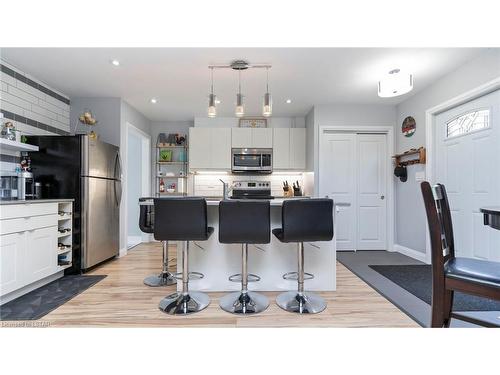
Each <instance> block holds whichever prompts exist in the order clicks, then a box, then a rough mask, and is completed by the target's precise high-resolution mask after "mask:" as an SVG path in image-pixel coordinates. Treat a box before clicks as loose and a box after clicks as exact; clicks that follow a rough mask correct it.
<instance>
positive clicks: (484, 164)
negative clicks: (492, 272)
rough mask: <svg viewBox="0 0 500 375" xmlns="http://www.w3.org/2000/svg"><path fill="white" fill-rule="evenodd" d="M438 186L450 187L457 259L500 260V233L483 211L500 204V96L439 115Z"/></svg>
mask: <svg viewBox="0 0 500 375" xmlns="http://www.w3.org/2000/svg"><path fill="white" fill-rule="evenodd" d="M435 124H436V126H435V139H436V165H435V167H436V179H435V181H436V182H439V183H442V184H444V185H445V186H446V191H447V193H448V199H449V201H450V209H451V215H452V220H453V229H454V237H455V248H456V254H457V256H462V257H470V258H480V259H490V260H500V251H499V250H498V249H500V232H498V231H495V230H492V229H491V228H490V227H487V226H485V225H483V215H482V214H481V212H480V211H479V209H480V208H481V207H483V206H494V205H500V91H495V92H493V93H491V94H488V95H485V96H482V97H480V98H478V99H475V100H472V101H470V102H468V103H465V104H463V105H460V106H458V107H455V108H453V109H450V110H448V111H445V112H443V113H441V114H439V115H437V116H436V121H435Z"/></svg>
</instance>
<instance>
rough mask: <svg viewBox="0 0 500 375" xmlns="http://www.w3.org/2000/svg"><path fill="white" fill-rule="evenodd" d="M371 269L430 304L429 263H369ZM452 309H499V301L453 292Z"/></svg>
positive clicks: (430, 282)
mask: <svg viewBox="0 0 500 375" xmlns="http://www.w3.org/2000/svg"><path fill="white" fill-rule="evenodd" d="M369 267H370V268H371V269H373V270H374V271H376V272H378V273H380V274H381V275H382V276H384V277H386V278H388V279H389V280H391V281H392V282H393V283H395V284H397V285H399V286H400V287H401V288H403V289H405V290H407V291H408V292H410V293H411V294H413V295H414V296H415V297H418V298H420V299H421V300H422V301H424V302H425V303H427V304H428V305H430V304H431V288H432V269H431V266H430V265H427V264H425V265H369ZM453 310H454V311H500V301H495V300H491V299H488V298H482V297H476V296H471V295H468V294H463V293H460V292H455V296H454V300H453Z"/></svg>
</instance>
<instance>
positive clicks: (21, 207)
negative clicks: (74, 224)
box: [0, 202, 57, 220]
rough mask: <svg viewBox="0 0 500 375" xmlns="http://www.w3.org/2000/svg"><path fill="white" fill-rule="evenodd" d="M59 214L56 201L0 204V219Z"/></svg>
mask: <svg viewBox="0 0 500 375" xmlns="http://www.w3.org/2000/svg"><path fill="white" fill-rule="evenodd" d="M52 214H57V202H55V203H20V204H7V205H2V206H0V219H1V220H4V219H14V218H18V217H19V218H25V217H30V216H39V215H52Z"/></svg>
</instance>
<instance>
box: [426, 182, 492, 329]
mask: <svg viewBox="0 0 500 375" xmlns="http://www.w3.org/2000/svg"><path fill="white" fill-rule="evenodd" d="M420 188H421V190H422V195H423V198H424V204H425V210H426V213H427V223H428V225H429V234H430V242H431V255H432V303H431V305H432V306H431V307H432V317H431V327H449V326H450V320H451V318H455V319H460V320H464V321H467V322H470V323H474V324H478V325H482V326H486V327H498V325H495V324H493V323H489V322H485V321H482V320H479V319H475V318H471V317H469V316H465V315H457V314H456V313H454V312H452V306H453V293H454V292H455V291H459V292H462V293H466V294H472V295H476V296H480V297H486V298H491V299H495V300H500V263H498V262H491V261H486V260H479V259H472V258H460V257H455V244H454V240H453V225H452V221H451V214H450V205H449V203H448V196H447V195H446V188H445V187H444V185H442V184H437V185H435V186H433V187H431V185H430V184H429V183H428V182H427V181H424V182H422V183H421V185H420Z"/></svg>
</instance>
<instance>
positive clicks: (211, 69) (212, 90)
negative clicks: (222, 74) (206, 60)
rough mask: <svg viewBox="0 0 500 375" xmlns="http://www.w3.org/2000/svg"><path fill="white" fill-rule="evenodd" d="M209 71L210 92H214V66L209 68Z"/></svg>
mask: <svg viewBox="0 0 500 375" xmlns="http://www.w3.org/2000/svg"><path fill="white" fill-rule="evenodd" d="M210 73H211V76H212V84H211V93H212V95H213V94H214V68H210Z"/></svg>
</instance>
